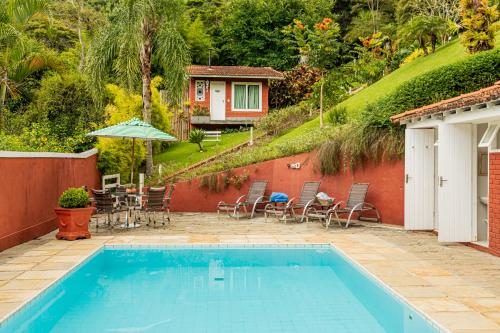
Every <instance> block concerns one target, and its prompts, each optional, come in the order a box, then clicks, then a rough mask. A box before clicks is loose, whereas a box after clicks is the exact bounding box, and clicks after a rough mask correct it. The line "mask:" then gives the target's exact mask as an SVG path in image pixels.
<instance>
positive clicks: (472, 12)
mask: <svg viewBox="0 0 500 333" xmlns="http://www.w3.org/2000/svg"><path fill="white" fill-rule="evenodd" d="M460 12H461V16H462V25H463V27H464V28H465V31H464V33H463V34H462V36H461V38H460V39H461V41H462V44H463V45H464V46H465V47H466V48H467V51H469V52H470V53H476V52H481V51H486V50H491V49H493V48H494V47H495V32H496V30H497V28H498V25H497V24H495V23H496V22H497V21H498V16H499V14H498V8H497V5H493V6H489V5H488V0H461V1H460Z"/></svg>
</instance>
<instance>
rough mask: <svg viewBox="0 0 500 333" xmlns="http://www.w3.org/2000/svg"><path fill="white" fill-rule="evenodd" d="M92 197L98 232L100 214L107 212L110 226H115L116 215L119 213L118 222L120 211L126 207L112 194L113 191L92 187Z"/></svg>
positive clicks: (93, 215)
mask: <svg viewBox="0 0 500 333" xmlns="http://www.w3.org/2000/svg"><path fill="white" fill-rule="evenodd" d="M91 191H92V198H93V203H94V206H95V208H96V209H95V211H94V213H93V214H92V217H94V218H95V220H96V232H98V230H99V215H103V214H106V215H107V218H108V228H109V229H111V228H113V220H114V215H115V214H116V213H118V217H117V219H116V223H119V221H120V215H119V213H120V212H122V211H123V210H124V209H123V207H122V205H121V204H120V203H119V202H117V201H116V198H115V197H113V196H112V195H111V192H109V191H106V190H94V189H92V190H91Z"/></svg>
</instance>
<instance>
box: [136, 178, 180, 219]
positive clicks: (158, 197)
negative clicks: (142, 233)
mask: <svg viewBox="0 0 500 333" xmlns="http://www.w3.org/2000/svg"><path fill="white" fill-rule="evenodd" d="M174 188H175V187H174V185H172V186H170V189H169V192H168V195H165V194H166V192H167V189H166V187H156V188H155V187H151V188H150V189H149V191H148V193H147V194H146V195H145V196H144V199H145V200H144V204H143V206H142V209H141V210H142V211H143V212H144V213H146V219H147V223H146V225H148V226H149V225H150V224H151V215H150V214H151V213H153V226H156V213H162V224H163V225H165V213H167V220H168V222H169V223H170V222H171V220H170V207H169V205H170V200H171V197H172V193H173V192H174Z"/></svg>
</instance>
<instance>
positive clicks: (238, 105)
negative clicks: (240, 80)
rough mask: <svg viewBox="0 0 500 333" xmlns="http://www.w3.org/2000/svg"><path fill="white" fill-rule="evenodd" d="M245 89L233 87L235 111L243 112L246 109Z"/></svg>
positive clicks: (240, 86) (239, 86)
mask: <svg viewBox="0 0 500 333" xmlns="http://www.w3.org/2000/svg"><path fill="white" fill-rule="evenodd" d="M246 88H247V87H246V86H244V85H241V84H236V85H234V108H235V109H237V110H243V109H246V108H247V105H246V99H247V96H246V94H247V89H246Z"/></svg>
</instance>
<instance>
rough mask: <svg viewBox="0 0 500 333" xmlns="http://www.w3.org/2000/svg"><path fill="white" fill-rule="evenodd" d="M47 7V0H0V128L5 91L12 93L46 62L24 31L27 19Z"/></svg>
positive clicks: (15, 92) (16, 91)
mask: <svg viewBox="0 0 500 333" xmlns="http://www.w3.org/2000/svg"><path fill="white" fill-rule="evenodd" d="M46 9H47V1H46V0H0V130H2V128H3V108H4V106H5V100H6V98H7V93H8V94H9V95H11V96H14V97H15V96H16V95H17V94H18V92H19V86H20V84H21V83H22V82H23V81H24V80H26V78H27V77H29V76H30V75H31V74H33V73H34V72H36V71H38V70H40V69H42V68H44V67H47V66H48V65H49V62H50V60H49V59H48V58H47V57H44V55H43V54H42V48H41V47H40V45H38V44H37V43H35V42H34V41H32V40H30V39H29V38H28V37H27V36H26V34H25V29H26V26H27V24H28V22H29V21H30V20H31V19H32V18H33V17H34V16H35V15H37V14H41V13H43V12H45V11H46Z"/></svg>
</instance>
